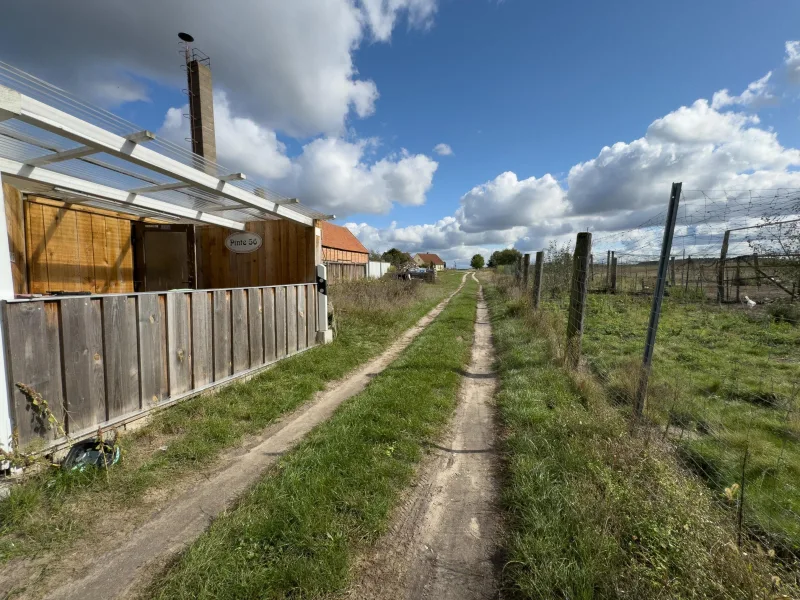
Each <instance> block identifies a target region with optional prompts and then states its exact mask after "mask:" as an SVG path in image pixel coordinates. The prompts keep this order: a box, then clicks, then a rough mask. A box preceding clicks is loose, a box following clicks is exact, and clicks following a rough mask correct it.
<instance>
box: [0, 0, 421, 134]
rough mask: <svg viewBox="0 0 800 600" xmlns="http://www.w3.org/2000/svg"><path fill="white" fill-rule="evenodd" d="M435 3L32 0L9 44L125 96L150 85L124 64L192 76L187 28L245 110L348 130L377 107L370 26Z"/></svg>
mask: <svg viewBox="0 0 800 600" xmlns="http://www.w3.org/2000/svg"><path fill="white" fill-rule="evenodd" d="M435 12H436V0H291V1H280V0H273V1H266V2H249V1H246V0H231V1H230V2H217V1H215V0H173V1H170V2H163V1H161V0H137V1H136V2H130V1H128V0H83V1H81V2H50V3H48V5H47V8H46V10H43V9H42V6H41V5H37V4H36V3H31V2H23V3H19V4H18V5H17V6H15V8H14V10H13V11H7V12H6V14H4V16H3V35H2V36H0V53H2V55H3V60H6V61H8V62H11V63H12V64H14V65H15V66H18V67H20V68H23V69H26V70H30V71H32V72H33V73H34V74H36V75H38V76H40V77H43V78H45V79H47V80H48V81H51V82H53V83H56V84H57V85H61V86H63V87H66V88H67V89H69V90H70V91H74V92H77V93H78V94H80V95H89V96H91V98H90V99H91V100H95V101H101V102H103V103H106V104H115V103H117V104H118V103H120V102H125V101H131V100H141V99H144V98H146V97H147V92H146V90H144V89H142V88H141V87H140V88H139V89H138V90H134V91H132V90H131V89H130V85H127V86H124V85H122V84H121V83H120V82H122V83H125V82H126V76H125V73H130V74H133V75H135V76H136V77H137V78H148V79H152V80H155V81H157V82H159V83H160V84H163V85H167V86H170V87H172V88H175V89H180V88H183V87H185V85H186V84H185V75H184V72H183V71H182V70H181V69H180V64H181V57H180V56H179V55H178V53H177V51H178V50H179V45H178V40H177V37H176V36H177V32H178V31H188V32H190V33H191V34H192V35H194V37H195V39H196V40H197V42H196V46H197V47H198V48H199V49H201V50H203V51H204V52H205V53H207V54H208V55H209V56H210V57H211V65H212V71H213V77H214V81H215V85H216V86H217V87H218V88H220V89H227V90H232V91H235V92H236V94H235V96H234V95H231V96H230V100H231V103H232V107H231V108H232V110H234V111H235V112H236V114H240V115H246V116H250V117H252V118H254V119H255V120H256V121H258V122H259V123H261V124H262V125H264V126H266V127H269V128H270V129H273V130H280V131H284V132H286V133H289V134H291V135H316V134H318V133H338V132H340V131H343V130H344V128H345V122H346V119H347V117H348V115H349V114H350V113H351V111H352V112H354V113H355V114H356V115H358V116H360V117H365V116H368V115H370V114H372V113H373V112H374V110H375V102H376V101H377V99H378V90H377V87H376V86H375V83H374V82H372V81H371V80H369V79H364V78H361V77H359V75H358V71H357V69H356V67H355V64H354V60H353V55H354V52H355V51H356V49H357V48H358V47H359V45H360V44H361V43H362V41H363V39H364V37H365V36H369V37H370V38H371V39H373V40H374V41H378V42H386V41H388V40H389V39H390V37H391V33H392V30H393V28H394V27H396V26H397V24H398V22H399V19H400V18H401V17H402V16H406V17H407V19H406V20H407V22H408V25H409V27H428V26H429V25H430V24H431V22H432V19H433V17H434V15H435ZM31 23H36V42H35V43H31V40H30V24H31ZM98 24H102V27H99V26H98ZM127 83H128V84H130V83H131V80H130V79H129V78H128V79H127ZM140 85H141V84H140Z"/></svg>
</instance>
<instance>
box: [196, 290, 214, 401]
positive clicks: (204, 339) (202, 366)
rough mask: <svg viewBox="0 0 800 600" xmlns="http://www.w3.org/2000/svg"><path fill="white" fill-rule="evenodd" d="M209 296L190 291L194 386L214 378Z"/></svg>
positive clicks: (204, 383) (209, 381) (204, 293)
mask: <svg viewBox="0 0 800 600" xmlns="http://www.w3.org/2000/svg"><path fill="white" fill-rule="evenodd" d="M211 322H212V317H211V297H210V296H209V294H208V292H192V370H193V373H192V382H193V384H194V387H200V386H201V385H206V384H208V383H211V382H212V381H213V380H214V376H213V373H214V362H213V359H214V349H213V348H214V347H213V339H214V338H213V336H212V328H211Z"/></svg>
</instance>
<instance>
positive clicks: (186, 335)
mask: <svg viewBox="0 0 800 600" xmlns="http://www.w3.org/2000/svg"><path fill="white" fill-rule="evenodd" d="M191 354H192V340H191V332H190V331H189V296H188V295H187V294H186V293H185V292H168V293H167V366H168V367H169V395H170V396H174V395H176V394H181V393H183V392H186V391H188V390H190V389H191V388H192V360H191Z"/></svg>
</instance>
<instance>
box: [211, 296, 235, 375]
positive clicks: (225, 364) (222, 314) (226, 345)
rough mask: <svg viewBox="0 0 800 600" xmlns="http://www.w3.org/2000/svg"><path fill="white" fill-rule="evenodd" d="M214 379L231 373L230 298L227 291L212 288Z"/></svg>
mask: <svg viewBox="0 0 800 600" xmlns="http://www.w3.org/2000/svg"><path fill="white" fill-rule="evenodd" d="M213 328H214V334H213V335H214V338H213V339H214V341H213V345H214V381H218V380H220V379H222V378H224V377H227V376H228V375H230V374H231V300H230V294H229V292H227V291H225V290H214V319H213Z"/></svg>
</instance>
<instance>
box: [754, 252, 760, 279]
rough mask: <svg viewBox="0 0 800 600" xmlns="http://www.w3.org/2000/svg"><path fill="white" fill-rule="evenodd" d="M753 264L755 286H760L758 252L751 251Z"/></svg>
mask: <svg viewBox="0 0 800 600" xmlns="http://www.w3.org/2000/svg"><path fill="white" fill-rule="evenodd" d="M753 266H754V267H755V269H756V287H758V288H760V287H761V273H760V272H759V270H758V252H754V253H753Z"/></svg>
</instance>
